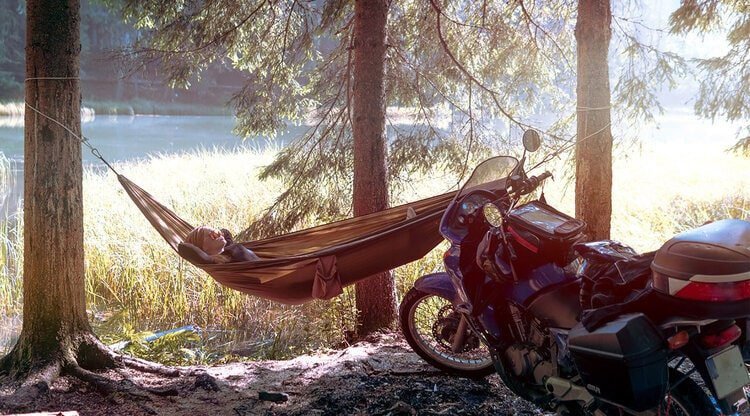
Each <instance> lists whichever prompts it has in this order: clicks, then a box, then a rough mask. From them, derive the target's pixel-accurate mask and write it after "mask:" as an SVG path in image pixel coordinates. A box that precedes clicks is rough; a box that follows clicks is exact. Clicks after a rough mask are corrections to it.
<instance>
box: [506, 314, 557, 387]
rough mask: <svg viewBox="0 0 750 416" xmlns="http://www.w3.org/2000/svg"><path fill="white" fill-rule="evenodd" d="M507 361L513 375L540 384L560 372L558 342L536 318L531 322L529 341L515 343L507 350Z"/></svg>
mask: <svg viewBox="0 0 750 416" xmlns="http://www.w3.org/2000/svg"><path fill="white" fill-rule="evenodd" d="M505 361H506V364H507V366H508V370H509V371H510V372H511V373H512V374H513V375H515V376H516V377H518V378H520V379H522V380H524V381H526V382H528V383H532V384H536V385H540V386H541V385H544V381H545V379H546V378H547V377H550V376H557V375H558V373H559V371H558V366H557V344H556V343H555V342H553V341H552V339H551V337H550V335H549V331H547V330H546V329H545V328H543V327H541V325H540V323H539V322H538V321H537V320H536V319H533V320H532V322H531V324H530V328H529V332H528V337H527V342H525V343H517V344H513V345H511V346H510V347H508V348H507V349H506V350H505Z"/></svg>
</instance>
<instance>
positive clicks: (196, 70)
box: [125, 0, 575, 236]
mask: <svg viewBox="0 0 750 416" xmlns="http://www.w3.org/2000/svg"><path fill="white" fill-rule="evenodd" d="M574 13H575V5H573V4H569V3H561V2H554V3H550V2H541V1H540V2H511V3H507V2H502V1H490V2H484V3H476V2H445V4H442V3H440V4H439V3H437V2H434V3H433V2H422V1H406V2H396V3H392V4H391V8H390V12H389V22H388V28H387V30H388V46H389V48H388V51H387V56H386V62H385V65H386V73H387V74H388V75H387V77H386V102H387V105H388V106H389V109H390V110H389V111H388V116H387V120H386V123H387V126H388V130H389V137H390V138H391V139H392V140H391V141H390V143H389V145H390V148H389V151H388V154H389V162H388V166H389V174H390V177H391V179H393V178H404V177H406V176H408V174H411V173H425V172H427V171H429V170H430V169H432V168H434V167H436V166H440V167H447V166H450V168H449V169H448V170H452V171H454V172H459V174H460V173H466V170H467V164H468V163H469V161H471V160H475V159H477V158H478V157H480V155H482V154H486V153H487V152H488V150H489V149H497V148H498V147H506V146H507V143H508V140H509V138H508V136H507V135H506V133H505V132H507V131H508V130H509V129H518V128H520V127H523V126H526V125H527V124H526V123H524V122H523V121H522V120H523V118H524V117H526V116H528V115H529V114H532V113H534V112H535V111H539V110H540V109H542V108H544V109H547V110H550V112H554V113H557V114H566V113H568V112H565V111H563V110H562V109H563V108H564V107H565V106H566V105H569V104H570V103H571V102H572V99H571V96H570V91H572V83H573V82H574V77H573V76H572V66H571V64H570V62H571V61H572V56H573V47H574V43H573V42H572V36H570V33H571V32H572V26H571V21H572V18H573V16H574ZM125 15H126V16H127V17H128V18H130V19H131V21H132V22H134V24H136V25H137V27H138V28H140V29H141V30H143V31H144V33H145V34H146V36H144V37H143V38H142V39H141V42H139V43H138V44H136V45H135V47H134V49H133V50H132V51H131V52H132V56H133V57H135V58H136V60H137V62H139V63H144V62H154V61H159V62H160V63H161V66H162V68H163V70H164V71H165V74H166V76H167V78H168V79H169V80H170V82H172V83H173V84H174V85H181V86H188V85H190V84H191V83H192V82H193V81H194V80H195V79H197V78H199V77H200V74H201V73H202V72H204V71H205V70H206V69H207V68H209V67H210V65H212V64H216V63H221V64H230V65H231V66H232V67H233V68H236V69H238V70H240V71H242V72H243V73H244V74H246V83H245V86H244V87H243V89H242V90H241V91H238V92H237V94H236V95H235V96H234V99H233V101H232V103H233V104H234V106H235V109H236V114H237V116H238V122H237V128H236V130H237V132H238V133H240V134H241V135H243V136H246V137H249V136H253V135H256V134H261V135H274V134H276V133H278V132H279V131H280V130H282V129H283V128H284V126H286V125H287V124H288V123H300V122H304V121H307V122H310V121H311V122H312V125H313V127H311V128H310V130H309V131H308V132H307V134H304V135H303V136H301V137H299V138H298V139H297V141H296V142H295V143H294V144H293V145H291V146H289V147H288V148H286V149H284V150H283V151H282V152H280V153H279V155H278V158H277V159H276V160H275V161H274V162H273V163H272V164H271V165H269V166H268V167H267V169H265V170H264V172H263V175H262V176H263V177H264V178H282V179H283V181H284V183H285V186H286V188H287V190H286V191H285V192H284V193H283V194H282V195H281V196H280V198H279V199H278V201H277V203H276V204H275V205H274V206H273V209H272V210H271V211H268V212H267V215H265V216H264V217H263V218H262V219H261V220H260V221H259V222H258V223H257V224H255V225H254V226H253V227H252V228H251V229H250V230H248V231H247V232H246V233H245V234H243V235H245V236H250V235H253V236H259V235H269V234H273V233H279V232H282V231H286V230H289V229H294V228H298V227H300V226H302V224H303V223H304V222H305V221H306V220H309V219H310V218H315V219H316V220H319V221H327V220H331V219H337V218H341V217H342V216H346V215H347V214H349V212H350V209H351V198H350V196H349V195H351V187H352V177H351V171H352V169H351V167H352V164H353V160H352V135H351V129H350V123H351V120H350V117H351V110H350V107H349V103H350V96H351V94H352V89H353V88H354V86H353V85H352V70H353V68H352V65H351V49H350V45H351V44H352V35H353V19H354V18H355V17H354V16H353V4H352V3H351V2H344V1H334V0H330V1H324V2H318V3H302V2H297V1H281V2H267V1H265V0H261V1H256V2H253V3H252V4H245V3H243V2H238V1H236V0H217V1H213V2H208V3H194V2H187V3H186V2H182V1H177V0H174V1H167V2H165V1H156V0H150V1H129V2H128V3H127V6H126V8H125ZM566 116H567V114H566ZM498 119H499V120H498ZM498 125H500V126H501V130H502V132H503V133H500V134H499V133H498V132H497V127H498ZM426 150H429V152H426ZM426 154H429V155H430V156H429V157H425V155H426ZM398 193H399V189H398V188H394V189H392V195H393V196H394V198H395V199H397V198H398Z"/></svg>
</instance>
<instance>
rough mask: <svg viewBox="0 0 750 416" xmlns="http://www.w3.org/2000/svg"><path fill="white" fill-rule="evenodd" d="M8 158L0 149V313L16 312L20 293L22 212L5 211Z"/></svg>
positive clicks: (10, 183) (10, 178)
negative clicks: (19, 213)
mask: <svg viewBox="0 0 750 416" xmlns="http://www.w3.org/2000/svg"><path fill="white" fill-rule="evenodd" d="M11 169H12V166H11V162H10V161H9V160H8V159H7V158H6V157H5V155H4V154H3V153H2V152H0V315H2V316H16V315H17V314H18V313H20V310H21V301H22V294H23V279H22V278H21V277H22V272H23V238H22V237H23V223H22V221H23V216H22V215H18V214H17V213H11V212H8V207H9V206H10V203H9V198H10V195H11V190H12V189H13V186H14V179H13V178H14V177H13V172H12V170H11Z"/></svg>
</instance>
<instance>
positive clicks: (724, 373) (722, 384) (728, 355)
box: [706, 345, 750, 399]
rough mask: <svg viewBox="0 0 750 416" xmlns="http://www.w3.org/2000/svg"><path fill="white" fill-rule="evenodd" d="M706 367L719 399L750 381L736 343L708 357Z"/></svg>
mask: <svg viewBox="0 0 750 416" xmlns="http://www.w3.org/2000/svg"><path fill="white" fill-rule="evenodd" d="M706 368H707V369H708V374H709V375H710V376H711V383H712V384H713V387H714V391H716V397H717V398H718V399H723V398H724V397H727V396H728V395H729V394H731V393H733V392H735V391H737V390H739V389H741V388H742V387H743V386H745V385H746V384H748V383H750V376H748V373H747V368H746V367H745V363H744V362H743V361H742V354H741V353H740V349H739V348H738V347H737V346H736V345H733V346H732V347H730V348H728V349H726V350H724V351H721V352H719V353H717V354H714V355H712V356H710V357H708V358H707V359H706Z"/></svg>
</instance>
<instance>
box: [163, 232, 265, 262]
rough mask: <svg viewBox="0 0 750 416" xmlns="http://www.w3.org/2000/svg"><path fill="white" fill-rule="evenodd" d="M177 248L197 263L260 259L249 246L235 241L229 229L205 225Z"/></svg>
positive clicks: (187, 237) (186, 237) (191, 233)
mask: <svg viewBox="0 0 750 416" xmlns="http://www.w3.org/2000/svg"><path fill="white" fill-rule="evenodd" d="M177 249H178V251H179V253H180V255H182V256H183V257H184V258H185V259H187V260H189V261H191V262H193V263H197V264H212V263H213V264H224V263H232V262H238V261H255V260H260V258H259V257H258V256H256V255H255V253H253V252H252V251H250V250H249V249H248V248H247V247H245V246H243V245H242V244H239V243H235V242H234V241H233V240H232V234H231V233H230V232H229V231H227V230H225V229H221V230H217V229H215V228H212V227H208V226H205V225H204V226H200V227H196V228H194V229H193V230H192V231H190V232H189V233H188V235H187V236H185V241H183V242H182V243H180V245H179V246H178V247H177ZM196 249H197V250H196Z"/></svg>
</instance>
